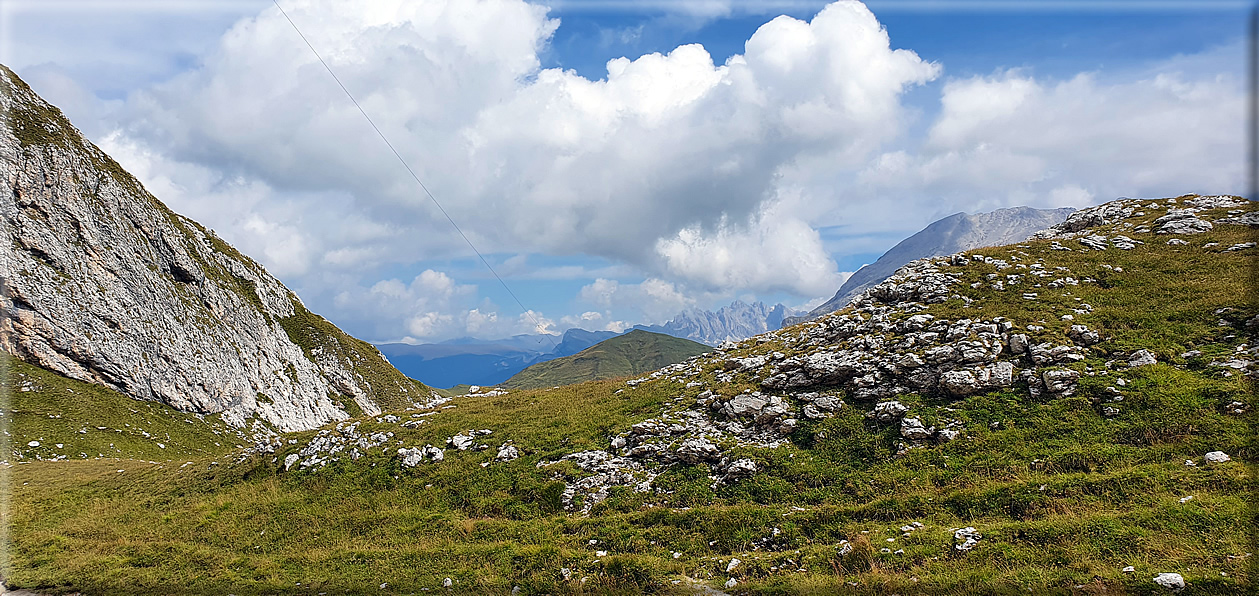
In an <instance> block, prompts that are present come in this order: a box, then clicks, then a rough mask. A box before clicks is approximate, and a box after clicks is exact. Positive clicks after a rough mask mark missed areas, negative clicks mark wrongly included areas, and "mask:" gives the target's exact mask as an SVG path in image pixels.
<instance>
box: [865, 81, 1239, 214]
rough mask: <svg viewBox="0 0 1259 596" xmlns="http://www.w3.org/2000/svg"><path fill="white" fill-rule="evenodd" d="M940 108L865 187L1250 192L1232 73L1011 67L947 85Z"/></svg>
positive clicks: (1075, 195)
mask: <svg viewBox="0 0 1259 596" xmlns="http://www.w3.org/2000/svg"><path fill="white" fill-rule="evenodd" d="M941 106H942V110H941V113H940V115H939V116H938V118H937V119H936V120H935V122H934V123H933V124H932V126H931V129H930V131H929V133H928V135H927V138H926V140H925V143H924V145H923V148H922V150H921V152H920V153H918V154H917V155H908V154H904V153H900V154H887V155H884V156H882V157H881V158H880V159H879V160H878V161H876V162H875V164H874V165H873V166H872V167H870V168H868V169H866V171H865V172H864V173H863V177H864V181H865V182H866V183H867V184H869V185H870V186H871V187H874V188H882V189H885V190H889V191H907V192H921V191H922V189H930V190H931V191H933V192H932V194H933V195H935V196H940V195H945V196H950V195H952V196H957V195H960V194H963V193H971V194H973V193H975V192H977V191H979V192H983V193H985V194H988V195H989V196H990V197H993V198H994V200H995V203H996V204H994V205H993V206H998V207H999V206H1005V204H1015V203H1016V202H1017V203H1031V204H1034V205H1039V206H1046V207H1048V206H1060V205H1063V204H1074V205H1077V206H1082V205H1085V204H1088V203H1091V202H1094V201H1104V200H1110V199H1114V198H1117V197H1119V196H1153V195H1158V196H1174V195H1177V194H1180V193H1183V192H1209V193H1215V192H1218V193H1240V192H1244V190H1245V181H1246V178H1245V160H1244V155H1245V151H1244V147H1245V131H1244V127H1243V126H1242V123H1243V122H1244V120H1245V91H1244V88H1243V84H1242V81H1241V80H1239V78H1237V77H1233V76H1230V75H1229V74H1227V73H1225V74H1219V73H1218V72H1217V73H1210V74H1206V75H1205V76H1204V75H1202V74H1196V73H1190V74H1182V73H1179V72H1174V71H1173V72H1161V73H1158V74H1154V75H1152V76H1148V77H1143V78H1137V79H1134V80H1118V81H1116V80H1107V79H1106V78H1105V77H1103V76H1102V75H1101V74H1098V73H1082V74H1079V75H1076V76H1073V77H1071V78H1069V79H1066V80H1061V81H1055V80H1050V79H1038V78H1036V77H1033V76H1031V75H1029V74H1025V73H1023V72H1020V71H1006V72H1002V73H998V74H996V75H993V76H990V77H974V78H970V79H961V80H954V81H949V82H948V83H947V84H946V85H945V86H944V90H943V94H942V97H941ZM973 201H974V199H972V202H973Z"/></svg>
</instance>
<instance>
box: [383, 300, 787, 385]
mask: <svg viewBox="0 0 1259 596" xmlns="http://www.w3.org/2000/svg"><path fill="white" fill-rule="evenodd" d="M793 314H797V313H796V312H795V311H793V310H791V309H790V308H787V307H785V306H783V305H781V304H775V305H774V306H766V305H765V303H763V302H754V303H752V304H747V303H744V302H742V301H738V300H736V301H735V302H733V303H731V304H730V305H729V306H723V307H721V308H719V309H717V312H713V311H710V310H700V309H691V310H688V311H685V312H681V313H678V316H676V317H674V318H673V320H671V321H669V322H668V323H665V324H663V325H635V326H634V328H633V329H635V330H642V331H647V332H651V333H659V334H664V335H671V336H673V337H677V338H681V339H687V340H691V341H694V342H699V343H702V344H706V345H709V346H716V345H718V344H720V343H721V342H724V341H726V340H733V341H739V340H742V339H746V338H749V337H752V336H753V335H756V334H758V333H765V332H766V331H773V330H775V329H778V328H779V327H782V322H783V319H784V318H785V317H788V316H791V315H793ZM617 335H620V334H618V333H616V332H615V331H586V330H585V329H577V328H573V329H569V330H567V331H565V332H564V335H563V336H562V337H560V338H559V341H556V338H555V336H554V335H542V334H525V335H515V336H512V337H508V338H503V339H489V340H487V339H476V338H472V337H461V338H458V339H451V340H446V341H443V342H440V343H432V344H414V345H413V344H401V343H391V344H378V345H377V346H376V347H378V348H380V352H381V353H382V354H384V355H385V357H386V358H388V359H389V363H390V364H393V365H394V366H395V367H397V368H398V370H400V371H402V372H403V373H406V375H407V376H409V377H411V378H413V379H417V380H419V381H422V382H424V383H426V384H428V385H430V386H433V387H441V388H443V389H444V388H449V387H453V386H455V385H485V386H488V385H498V384H500V383H502V382H504V381H506V380H508V379H510V378H512V376H513V375H515V374H516V373H519V372H520V371H522V370H524V369H526V368H528V367H529V366H532V365H535V364H539V363H542V362H547V361H549V360H554V359H556V358H562V357H564V356H570V355H573V354H576V353H578V352H580V351H582V350H585V349H586V348H589V347H591V346H593V345H595V344H597V343H599V342H601V341H604V340H607V339H609V338H612V337H615V336H617Z"/></svg>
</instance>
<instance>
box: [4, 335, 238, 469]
mask: <svg viewBox="0 0 1259 596" xmlns="http://www.w3.org/2000/svg"><path fill="white" fill-rule="evenodd" d="M3 370H7V371H8V378H7V385H6V387H7V388H8V389H10V391H9V392H8V396H7V397H8V399H7V400H5V401H6V408H5V410H4V412H3V415H4V419H3V421H2V424H3V432H4V433H5V435H4V437H3V438H4V440H5V441H7V444H8V446H9V447H10V448H9V449H5V450H4V451H3V452H0V459H4V460H7V461H13V462H17V461H30V460H37V459H45V460H52V459H57V458H58V457H62V458H63V459H84V458H91V459H97V458H110V459H132V460H170V459H176V458H201V457H206V456H217V455H224V454H226V453H228V452H229V451H230V450H231V449H233V448H235V447H240V446H242V445H247V444H248V440H247V439H245V438H244V437H243V436H237V434H236V433H235V431H233V430H232V429H230V428H229V427H228V426H227V425H226V424H223V423H222V422H221V421H219V420H217V418H216V417H214V416H203V417H198V416H196V415H193V414H188V413H185V412H180V411H178V410H175V409H173V408H170V407H168V406H166V405H164V404H161V403H157V402H149V401H137V400H134V399H131V398H129V397H127V396H125V395H122V394H120V393H118V392H116V391H113V390H111V389H107V388H105V387H101V386H99V385H93V384H90V383H84V382H81V381H76V380H74V379H68V378H66V377H62V376H60V375H57V374H56V373H53V372H49V371H47V370H44V369H42V368H39V367H35V366H31V365H29V364H26V363H25V362H22V361H21V360H18V359H16V358H14V357H12V356H10V355H8V354H5V353H3V352H0V371H3ZM144 433H148V436H145V434H144ZM31 441H38V442H39V446H37V447H31V446H29V445H28V443H29V442H31ZM57 443H61V445H62V447H57Z"/></svg>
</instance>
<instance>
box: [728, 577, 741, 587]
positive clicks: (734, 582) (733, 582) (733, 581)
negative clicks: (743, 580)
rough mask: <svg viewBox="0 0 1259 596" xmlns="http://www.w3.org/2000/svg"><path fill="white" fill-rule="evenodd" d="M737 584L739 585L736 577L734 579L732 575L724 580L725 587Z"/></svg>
mask: <svg viewBox="0 0 1259 596" xmlns="http://www.w3.org/2000/svg"><path fill="white" fill-rule="evenodd" d="M737 585H739V580H737V579H735V578H733V577H732V578H730V579H728V580H726V587H727V588H733V587H735V586H737Z"/></svg>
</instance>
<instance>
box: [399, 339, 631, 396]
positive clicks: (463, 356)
mask: <svg viewBox="0 0 1259 596" xmlns="http://www.w3.org/2000/svg"><path fill="white" fill-rule="evenodd" d="M616 335H617V333H616V332H614V331H586V330H584V329H569V330H568V331H565V332H564V335H563V337H561V338H560V339H559V341H558V342H557V341H556V339H555V337H554V336H546V335H542V334H526V335H516V336H512V337H508V338H504V339H495V340H484V339H475V338H471V337H461V338H458V339H452V340H447V341H444V342H441V343H434V344H417V345H412V344H401V343H394V344H379V345H377V346H376V347H378V348H380V352H381V353H382V354H384V355H385V357H386V358H388V359H389V362H390V364H393V365H394V366H395V367H397V368H398V370H400V371H402V372H403V373H405V374H406V375H407V376H409V377H411V378H413V379H424V380H425V381H424V382H426V383H427V384H429V385H431V386H433V387H442V388H446V387H452V386H454V385H462V384H467V385H497V384H499V383H502V382H503V381H506V380H507V379H510V378H511V377H512V375H515V374H516V373H518V372H520V371H522V370H524V369H525V368H526V367H528V366H530V365H532V364H537V363H539V362H545V361H547V360H551V359H554V358H560V357H562V356H568V355H571V354H576V353H578V352H580V351H582V350H584V349H586V348H589V347H590V346H593V345H595V344H597V343H599V342H601V341H603V340H605V339H608V338H611V337H615V336H616Z"/></svg>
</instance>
